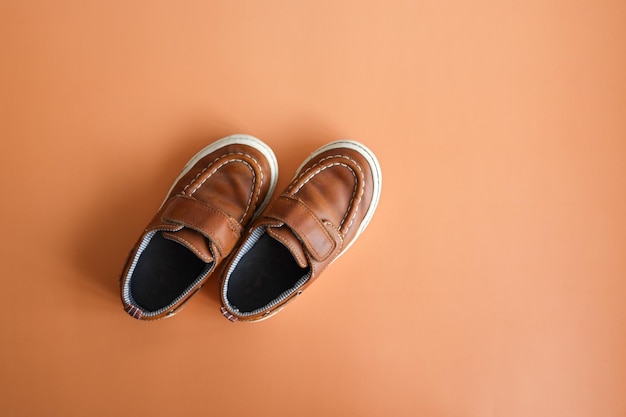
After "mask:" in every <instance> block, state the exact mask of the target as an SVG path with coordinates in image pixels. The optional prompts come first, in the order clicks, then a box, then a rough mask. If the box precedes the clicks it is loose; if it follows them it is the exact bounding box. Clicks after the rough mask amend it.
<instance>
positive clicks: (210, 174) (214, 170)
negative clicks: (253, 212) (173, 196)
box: [182, 152, 263, 223]
mask: <svg viewBox="0 0 626 417" xmlns="http://www.w3.org/2000/svg"><path fill="white" fill-rule="evenodd" d="M232 155H242V156H246V157H248V158H250V159H252V160H253V161H254V163H255V164H256V166H257V168H258V169H259V174H260V177H261V179H260V181H259V188H258V190H257V193H256V194H257V196H256V200H258V199H259V195H260V194H261V188H262V187H263V168H262V167H261V165H260V164H259V162H258V161H257V160H256V159H255V158H254V157H253V156H252V155H249V154H247V153H243V152H231V153H228V154H225V155H222V156H220V157H217V158H215V159H214V160H213V161H211V163H209V164H208V165H207V166H206V167H205V168H204V169H203V170H202V171H200V172H199V173H198V174H197V175H196V176H195V177H194V178H193V179H192V180H191V182H190V183H189V184H187V185H186V186H185V188H183V191H182V193H183V194H185V193H186V192H187V189H188V188H189V187H190V186H191V185H192V184H193V183H194V182H196V180H197V179H198V178H200V177H201V176H202V175H203V174H204V173H205V172H206V171H207V170H208V169H209V168H212V166H213V164H215V163H216V162H217V161H218V160H220V159H223V158H226V157H229V156H232ZM231 162H241V163H243V164H245V165H246V166H247V167H248V168H250V171H251V172H252V187H251V189H250V197H248V204H247V205H246V208H245V210H244V213H243V215H242V216H241V219H240V220H239V223H241V222H243V219H245V218H246V216H247V215H248V211H249V210H250V207H251V205H252V201H253V200H255V198H254V186H255V184H256V174H255V172H254V168H253V167H252V165H250V163H249V162H248V161H245V160H243V159H230V160H228V161H224V162H222V163H221V164H219V165H218V166H217V167H214V168H213V170H212V171H211V172H210V173H209V174H208V175H207V176H206V177H205V178H204V179H203V180H202V182H201V183H200V184H197V185H195V186H194V188H193V189H192V190H191V191H190V192H189V193H188V195H189V196H192V195H193V194H194V193H195V192H196V191H197V190H198V189H199V188H200V187H202V184H204V183H205V181H206V180H208V179H209V178H210V177H211V176H212V175H213V174H215V173H216V172H217V171H218V170H219V169H220V168H221V167H223V166H224V165H226V164H229V163H231ZM255 204H256V203H255Z"/></svg>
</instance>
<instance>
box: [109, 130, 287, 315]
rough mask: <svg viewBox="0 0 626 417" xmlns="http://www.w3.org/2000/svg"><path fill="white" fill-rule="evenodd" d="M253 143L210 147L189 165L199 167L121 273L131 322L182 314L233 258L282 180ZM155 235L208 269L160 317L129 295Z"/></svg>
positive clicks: (183, 179) (233, 140) (178, 186)
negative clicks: (263, 206)
mask: <svg viewBox="0 0 626 417" xmlns="http://www.w3.org/2000/svg"><path fill="white" fill-rule="evenodd" d="M250 138H251V137H248V136H246V137H245V139H246V140H245V141H238V139H237V137H235V136H232V137H228V138H225V139H222V140H221V141H218V142H216V144H214V145H211V146H213V148H211V147H207V148H209V150H210V151H211V152H209V153H208V154H206V155H202V151H201V152H200V153H199V154H197V155H196V156H195V157H194V158H192V160H191V161H190V163H189V164H191V163H193V162H194V160H196V161H195V163H194V164H193V165H192V166H191V167H189V164H188V165H187V167H186V168H185V170H184V171H183V174H181V176H180V177H179V178H178V180H177V181H176V182H175V183H174V185H173V186H172V188H171V190H170V192H169V194H168V196H167V198H166V199H165V201H164V203H163V204H162V206H161V207H160V209H159V210H158V212H157V213H156V215H155V216H154V217H153V219H152V220H151V221H150V223H149V224H148V226H147V227H146V228H145V229H144V231H143V233H142V234H141V236H140V237H139V239H138V241H137V243H136V245H135V246H134V247H133V249H132V251H131V253H130V255H129V257H128V260H127V262H126V265H125V267H124V270H123V272H122V276H121V279H120V284H121V297H122V302H123V304H124V309H125V310H126V311H127V313H129V314H130V315H131V316H132V317H134V318H137V319H143V320H154V319H159V318H163V317H168V316H171V315H173V314H174V313H175V312H177V311H178V310H179V309H180V307H181V306H182V305H183V304H184V303H185V302H186V301H187V300H188V299H189V298H190V297H191V296H192V295H193V294H195V293H196V292H197V290H198V289H199V288H200V287H201V286H202V285H203V284H204V283H205V282H206V280H207V279H208V278H209V276H210V275H211V274H212V273H213V272H214V271H215V270H216V269H217V267H218V265H219V264H220V263H221V262H222V261H223V260H224V259H225V258H226V257H228V255H229V254H230V253H231V251H232V250H233V248H234V247H235V245H236V244H237V242H238V240H239V238H240V236H241V234H242V233H243V231H244V230H245V227H246V226H247V225H248V224H249V223H250V221H251V220H252V218H253V216H254V214H255V211H256V210H257V209H259V208H260V207H261V206H262V205H264V203H266V202H267V201H268V200H269V197H270V194H271V192H272V191H273V187H274V185H275V182H276V175H277V172H275V171H276V170H277V169H276V167H275V159H274V160H273V163H272V158H274V155H273V153H271V150H269V148H266V145H264V144H262V142H260V141H258V139H256V138H251V139H250ZM257 143H259V144H261V145H263V146H260V145H257ZM205 149H206V148H205ZM261 149H266V150H265V152H263V151H262V150H261ZM268 150H269V151H268ZM268 153H269V154H270V155H269V156H271V157H270V158H268ZM198 158H199V159H198ZM155 233H160V234H162V236H163V237H164V238H165V239H168V240H170V241H175V242H177V243H178V244H180V245H182V246H183V247H184V248H186V249H187V250H188V251H191V252H192V253H193V254H194V255H195V256H196V257H197V258H199V259H200V260H202V262H204V263H206V265H207V268H208V272H207V273H206V275H204V277H202V278H201V279H200V280H198V281H197V282H195V283H194V284H193V285H192V286H189V287H186V288H185V289H184V291H182V292H181V294H180V295H179V299H177V300H176V301H175V302H174V303H172V304H171V305H169V306H167V307H166V308H164V309H163V311H158V312H154V311H149V310H147V309H146V308H144V307H142V306H141V305H138V304H137V303H136V302H134V300H133V297H132V293H131V290H130V288H131V285H130V284H131V281H132V279H133V273H134V272H133V268H135V266H136V265H137V264H138V262H139V258H140V257H141V251H142V250H143V249H144V246H147V245H150V244H151V241H150V237H151V236H153V235H154V234H155ZM146 241H147V243H146Z"/></svg>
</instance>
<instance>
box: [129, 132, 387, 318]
mask: <svg viewBox="0 0 626 417" xmlns="http://www.w3.org/2000/svg"><path fill="white" fill-rule="evenodd" d="M277 177H278V164H277V162H276V157H275V156H274V153H273V152H272V150H271V149H270V148H269V147H268V146H267V145H266V144H265V143H263V142H261V141H260V140H259V139H257V138H254V137H252V136H247V135H233V136H229V137H227V138H224V139H221V140H219V141H217V142H215V143H213V144H211V145H209V146H207V147H206V148H204V149H202V150H201V151H200V152H198V153H197V154H196V155H195V156H194V157H193V158H192V159H191V160H190V161H189V162H188V163H187V165H186V166H185V168H184V169H183V172H182V173H181V174H180V176H179V177H178V178H177V179H176V181H175V182H174V185H173V186H172V188H171V189H170V191H169V193H168V195H167V197H166V198H165V201H164V202H163V204H162V205H161V207H160V209H159V211H158V212H157V214H156V215H155V217H154V218H153V219H152V221H151V222H150V223H149V224H148V226H147V227H146V229H145V230H144V232H143V234H142V235H141V236H140V238H139V240H138V241H137V243H136V245H135V246H134V248H133V249H132V251H131V253H130V255H129V257H128V261H127V262H126V266H125V267H124V271H123V273H122V276H121V279H120V284H121V297H122V302H123V304H124V309H125V310H126V312H127V313H128V314H130V315H131V316H132V317H134V318H136V319H142V320H155V319H160V318H164V317H169V316H171V315H173V314H175V313H176V312H177V311H178V310H179V309H180V308H181V307H182V306H183V304H184V303H185V302H186V301H187V300H188V299H189V298H190V297H191V296H192V295H193V294H195V293H196V292H197V291H198V290H199V289H200V287H202V285H203V284H204V283H205V282H206V280H207V279H208V277H209V276H211V274H212V273H214V272H216V271H217V270H218V269H219V273H220V275H221V276H220V294H221V300H222V308H221V310H222V314H223V315H224V316H225V317H226V318H228V319H229V320H231V321H237V320H242V321H256V320H261V319H264V318H267V317H269V316H271V315H273V314H275V313H276V312H278V311H280V310H281V309H282V307H283V306H284V305H285V304H286V303H287V302H289V301H290V300H292V299H293V298H294V297H296V296H297V295H299V294H300V293H301V292H302V291H303V290H304V289H305V288H306V287H307V286H308V285H310V284H311V283H312V282H313V281H314V280H315V279H316V278H317V277H319V275H320V274H321V273H322V271H323V270H324V269H325V268H326V267H327V266H328V265H329V264H330V263H332V262H333V261H334V260H335V259H336V258H337V257H338V256H339V255H341V254H342V253H343V252H345V250H346V249H348V247H350V245H351V244H352V243H353V242H354V241H355V239H356V238H357V237H358V236H359V234H360V233H361V232H362V231H363V230H364V229H365V227H366V226H367V224H368V223H369V221H370V220H371V218H372V215H373V214H374V211H375V209H376V205H377V204H378V200H379V197H380V189H381V171H380V165H379V164H378V161H377V160H376V157H375V156H374V154H373V153H372V152H371V151H370V150H369V149H367V148H366V147H365V146H363V145H362V144H360V143H358V142H355V141H349V140H342V141H337V142H332V143H329V144H328V145H326V146H323V147H322V148H320V149H318V150H317V151H315V152H314V153H313V154H311V156H309V157H308V158H307V159H306V160H305V161H304V163H303V164H302V165H301V166H300V168H299V169H298V170H297V172H296V174H295V176H294V178H293V180H292V181H291V183H290V184H289V186H288V187H287V189H286V190H284V191H283V193H282V194H280V195H279V196H278V197H277V198H276V199H275V201H274V202H273V203H272V204H271V205H269V206H268V207H267V208H266V206H267V204H268V202H269V200H270V198H271V196H272V193H273V192H274V188H275V187H276V180H277ZM218 267H219V268H218Z"/></svg>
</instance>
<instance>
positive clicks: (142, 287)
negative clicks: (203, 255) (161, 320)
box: [130, 232, 207, 311]
mask: <svg viewBox="0 0 626 417" xmlns="http://www.w3.org/2000/svg"><path fill="white" fill-rule="evenodd" d="M206 268H207V264H206V263H205V262H203V261H202V260H201V259H199V258H198V257H197V256H196V255H194V254H193V252H191V251H190V250H189V249H187V248H185V247H184V246H183V245H181V244H180V243H177V242H175V241H172V240H169V239H166V238H165V237H163V235H162V234H161V233H160V232H157V233H156V234H155V235H154V236H153V237H152V239H151V240H150V243H148V247H147V248H146V249H145V250H144V251H143V253H142V254H141V256H140V257H139V261H138V262H137V266H136V267H135V270H134V272H133V276H132V279H131V281H130V295H131V297H132V298H133V300H135V302H136V303H137V304H138V305H140V306H141V307H143V308H144V309H146V310H148V311H157V310H159V309H161V308H163V307H166V306H167V305H169V304H171V303H172V302H173V301H174V300H175V299H176V298H177V297H178V296H180V295H181V294H182V293H183V292H184V291H185V290H186V289H187V288H189V286H190V285H191V284H192V283H193V282H194V281H195V280H196V279H197V278H198V277H199V276H200V275H201V274H202V273H203V271H204V270H205V269H206Z"/></svg>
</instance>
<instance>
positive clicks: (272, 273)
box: [226, 234, 309, 313]
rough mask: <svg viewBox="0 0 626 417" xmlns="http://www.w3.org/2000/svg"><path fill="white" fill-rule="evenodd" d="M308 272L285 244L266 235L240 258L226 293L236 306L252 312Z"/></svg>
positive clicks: (287, 288) (241, 309)
mask: <svg viewBox="0 0 626 417" xmlns="http://www.w3.org/2000/svg"><path fill="white" fill-rule="evenodd" d="M308 271H309V268H300V266H299V265H298V264H297V263H296V260H295V259H294V258H293V255H291V253H290V252H289V250H288V249H287V248H286V247H285V246H284V245H283V244H282V243H280V242H279V241H277V240H276V239H274V238H272V237H271V236H270V235H268V234H264V235H263V236H261V237H260V238H259V240H258V241H257V242H256V243H255V244H254V246H253V247H252V248H251V249H250V250H249V251H248V252H247V253H246V254H245V255H244V256H243V257H242V258H241V259H240V260H239V263H238V264H237V266H236V267H235V269H234V271H233V272H232V274H231V275H230V278H229V281H228V290H227V294H226V295H227V297H228V300H229V302H230V304H231V305H232V306H233V307H235V308H237V309H239V311H241V312H244V313H246V312H251V311H254V310H257V309H259V308H262V307H265V306H266V305H268V304H269V303H270V302H271V301H273V300H275V299H276V298H277V297H278V296H279V295H280V294H282V293H283V292H285V291H287V290H289V289H291V288H293V287H294V286H295V284H296V283H297V282H298V281H299V280H300V279H301V278H302V277H303V276H305V275H306V274H307V272H308Z"/></svg>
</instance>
